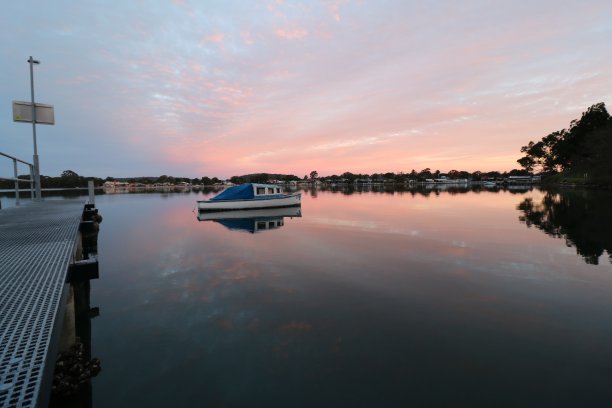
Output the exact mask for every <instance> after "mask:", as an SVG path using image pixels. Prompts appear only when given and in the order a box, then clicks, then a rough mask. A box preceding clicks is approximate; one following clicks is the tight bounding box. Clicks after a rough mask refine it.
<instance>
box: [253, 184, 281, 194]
mask: <svg viewBox="0 0 612 408" xmlns="http://www.w3.org/2000/svg"><path fill="white" fill-rule="evenodd" d="M253 193H254V195H255V196H256V197H258V196H267V195H276V194H282V193H283V191H282V189H281V187H280V186H275V185H274V184H253Z"/></svg>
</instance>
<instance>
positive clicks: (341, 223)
mask: <svg viewBox="0 0 612 408" xmlns="http://www.w3.org/2000/svg"><path fill="white" fill-rule="evenodd" d="M308 222H310V223H312V224H319V225H326V226H330V227H339V228H347V229H356V230H360V231H371V232H377V233H382V234H394V235H407V236H411V237H416V236H419V235H421V233H422V232H421V231H419V230H415V229H410V228H408V229H401V228H397V227H392V226H390V225H386V224H383V223H378V222H376V221H361V220H347V219H337V218H326V217H308Z"/></svg>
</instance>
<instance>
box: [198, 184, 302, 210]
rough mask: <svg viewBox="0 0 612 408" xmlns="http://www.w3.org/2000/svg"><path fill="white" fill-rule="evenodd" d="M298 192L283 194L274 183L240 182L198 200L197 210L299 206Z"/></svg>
mask: <svg viewBox="0 0 612 408" xmlns="http://www.w3.org/2000/svg"><path fill="white" fill-rule="evenodd" d="M301 199H302V195H301V194H300V193H294V194H285V193H283V191H282V188H281V187H280V186H277V185H274V184H255V183H248V184H241V185H239V186H234V187H230V188H227V189H225V190H223V191H222V192H221V193H220V194H218V195H217V196H215V197H213V198H211V199H210V200H205V201H198V210H199V211H229V210H248V209H256V208H279V207H293V206H299V205H301V204H302V202H301Z"/></svg>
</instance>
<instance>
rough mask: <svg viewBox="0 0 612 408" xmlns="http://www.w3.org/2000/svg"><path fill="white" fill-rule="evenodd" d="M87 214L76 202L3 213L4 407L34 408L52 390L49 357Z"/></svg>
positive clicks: (0, 366) (0, 359) (0, 351)
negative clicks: (83, 216)
mask: <svg viewBox="0 0 612 408" xmlns="http://www.w3.org/2000/svg"><path fill="white" fill-rule="evenodd" d="M82 211H83V202H82V201H72V200H70V201H68V200H65V201H64V200H62V201H45V202H39V203H32V204H30V205H27V206H23V207H16V208H8V209H4V210H0V407H3V408H7V407H30V406H35V405H37V404H38V403H39V402H40V401H38V399H39V395H40V392H41V390H42V389H44V388H48V386H49V385H48V384H50V380H51V379H50V378H45V377H49V376H50V374H49V371H50V370H52V368H50V367H49V366H50V365H51V364H54V362H55V356H47V354H49V353H50V352H53V350H52V349H53V347H52V339H53V337H54V333H53V331H54V327H56V321H57V320H58V316H60V315H59V312H60V310H59V309H60V307H61V306H63V305H61V300H62V296H63V295H64V293H63V292H64V289H65V282H66V274H67V271H68V265H69V264H70V262H71V261H72V258H73V254H74V248H75V242H76V236H77V232H78V228H79V222H80V218H81V215H82ZM62 313H63V311H62ZM48 357H51V358H48ZM51 373H52V371H51ZM43 384H46V385H45V386H43ZM47 391H48V390H47ZM45 392H46V391H45Z"/></svg>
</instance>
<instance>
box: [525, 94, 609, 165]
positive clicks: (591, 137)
mask: <svg viewBox="0 0 612 408" xmlns="http://www.w3.org/2000/svg"><path fill="white" fill-rule="evenodd" d="M611 125H612V119H611V118H610V114H609V113H608V111H607V110H606V106H605V104H604V103H603V102H601V103H597V104H595V105H593V106H591V107H590V108H588V109H587V110H586V112H583V114H582V117H581V118H580V119H579V120H573V121H572V122H571V123H570V127H569V129H567V130H566V129H562V130H559V131H556V132H552V133H550V134H549V135H547V136H545V137H543V138H542V140H540V141H539V142H537V143H534V142H533V141H531V142H529V144H527V145H526V146H523V147H521V153H525V156H523V157H521V158H520V159H518V160H517V162H518V163H519V164H520V165H521V167H523V168H524V169H525V170H527V171H530V172H531V171H539V172H545V173H549V172H558V171H564V170H572V169H573V170H577V169H579V168H582V169H584V170H587V169H588V168H590V167H592V166H593V165H594V163H595V162H598V163H600V164H602V163H604V162H607V161H608V159H607V158H605V157H603V155H602V154H601V153H600V152H602V151H603V149H602V147H603V148H605V147H606V146H608V145H609V144H610V143H612V141H611V140H612V139H611V138H608V139H603V140H602V138H601V136H600V135H601V133H602V132H603V133H606V132H607V130H606V129H608V128H609V127H610V126H611ZM608 133H610V132H608ZM602 142H603V145H602ZM604 167H605V166H604Z"/></svg>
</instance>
